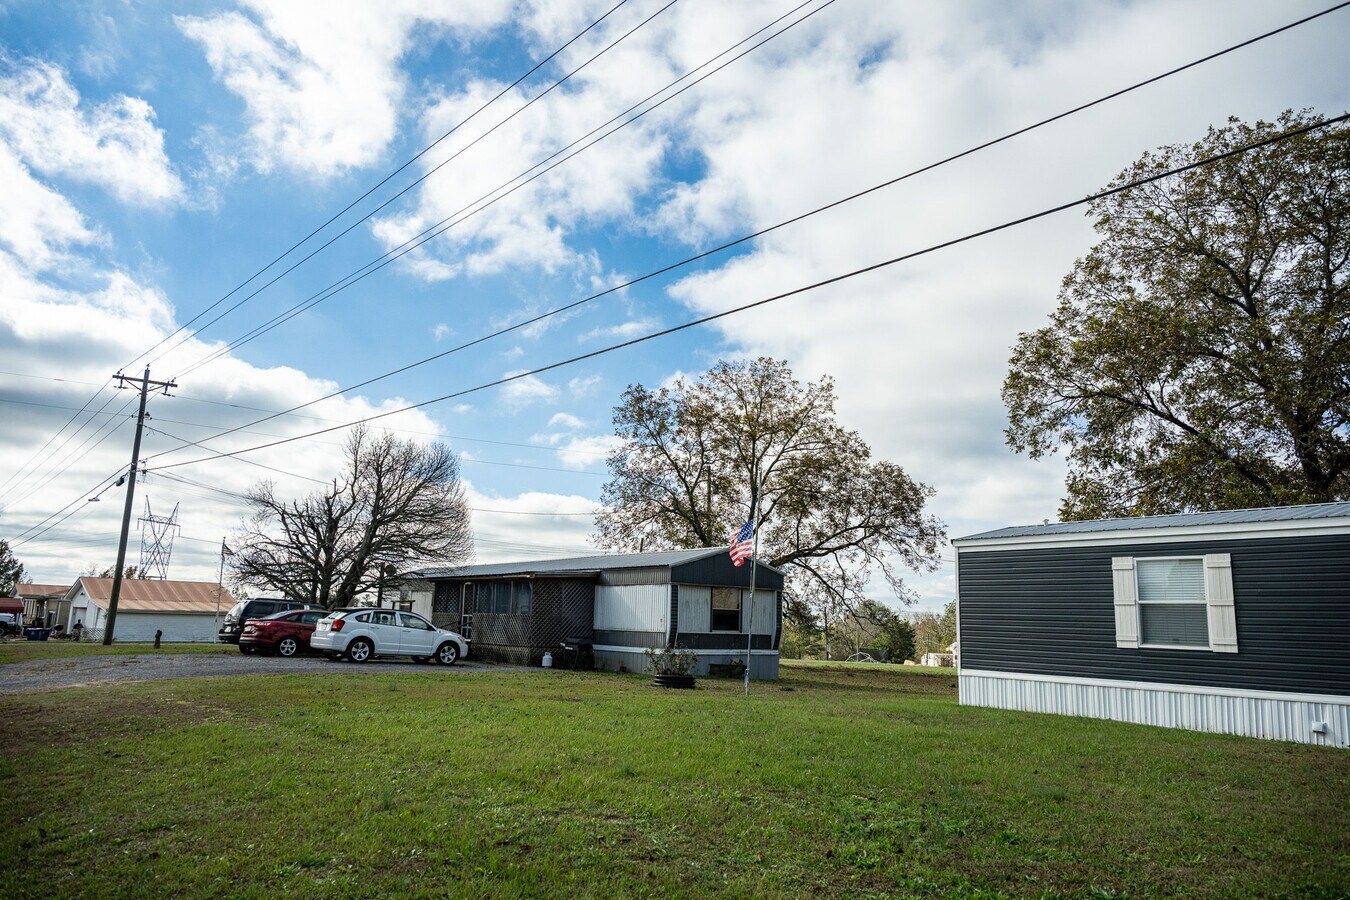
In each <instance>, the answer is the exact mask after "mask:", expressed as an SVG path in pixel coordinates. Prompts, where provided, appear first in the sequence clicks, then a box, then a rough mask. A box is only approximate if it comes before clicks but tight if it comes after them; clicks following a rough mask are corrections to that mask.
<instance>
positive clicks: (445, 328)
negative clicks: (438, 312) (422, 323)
mask: <svg viewBox="0 0 1350 900" xmlns="http://www.w3.org/2000/svg"><path fill="white" fill-rule="evenodd" d="M453 333H454V329H453V328H451V327H450V326H449V325H447V324H445V323H444V322H438V323H436V325H435V326H434V327H433V328H432V329H431V336H432V337H434V338H435V339H436V340H437V341H438V342H439V341H443V340H445V338H446V337H447V336H448V335H450V334H453Z"/></svg>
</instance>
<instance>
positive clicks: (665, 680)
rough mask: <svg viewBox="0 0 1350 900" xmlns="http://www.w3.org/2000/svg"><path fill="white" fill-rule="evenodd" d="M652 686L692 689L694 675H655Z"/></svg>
mask: <svg viewBox="0 0 1350 900" xmlns="http://www.w3.org/2000/svg"><path fill="white" fill-rule="evenodd" d="M652 684H654V685H656V686H657V687H664V688H692V687H693V686H694V676H693V675H653V676H652Z"/></svg>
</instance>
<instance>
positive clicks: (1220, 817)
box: [0, 665, 1350, 897]
mask: <svg viewBox="0 0 1350 900" xmlns="http://www.w3.org/2000/svg"><path fill="white" fill-rule="evenodd" d="M0 721H3V722H4V726H3V728H0V790H3V792H4V794H5V796H6V804H7V807H8V808H7V810H6V815H5V816H4V817H3V819H0V847H3V848H4V857H5V865H4V866H3V867H0V896H5V897H19V896H26V897H34V896H43V895H48V896H50V895H58V896H69V895H83V896H110V895H127V896H156V897H158V896H179V895H229V896H240V897H264V896H266V897H271V896H277V895H283V896H284V895H302V896H325V897H326V896H334V895H337V896H380V895H400V894H422V895H438V896H441V895H445V894H453V895H467V896H475V897H481V896H538V895H544V894H550V895H555V896H569V897H570V896H593V897H614V896H689V897H698V896H706V895H709V894H716V895H733V896H741V897H751V896H753V897H761V896H769V897H772V896H815V895H825V896H850V897H851V896H862V895H869V894H875V895H881V894H887V893H892V894H903V895H918V896H953V895H955V896H980V897H991V896H999V895H1008V896H1031V897H1036V896H1048V897H1054V896H1082V897H1105V896H1125V895H1128V896H1131V897H1147V896H1163V895H1171V896H1175V895H1187V896H1252V897H1272V896H1306V897H1344V896H1345V895H1346V892H1347V890H1350V813H1348V812H1347V804H1346V802H1345V801H1346V798H1347V797H1350V783H1348V782H1350V754H1347V753H1346V752H1344V751H1337V750H1330V749H1326V748H1316V747H1308V746H1300V745H1294V744H1285V743H1274V742H1265V741H1256V740H1249V739H1241V738H1227V737H1221V736H1215V735H1202V734H1194V733H1189V732H1184V731H1174V730H1164V729H1157V728H1146V727H1140V726H1132V725H1124V724H1120V723H1113V722H1102V721H1094V720H1086V719H1072V718H1066V717H1056V716H1038V715H1027V714H1018V713H1010V712H1003V711H998V710H986V709H972V708H962V707H959V706H957V704H956V685H955V679H954V678H953V677H952V676H951V675H944V674H941V673H934V672H924V671H916V670H913V669H908V668H904V669H902V668H899V667H889V668H888V667H874V668H867V669H859V668H856V667H852V666H819V665H816V666H792V667H786V666H785V667H784V672H783V679H782V680H781V681H779V682H777V683H763V684H761V683H756V684H755V685H754V686H753V689H752V696H751V697H750V698H749V699H747V698H746V697H744V696H743V695H742V693H741V684H740V682H739V681H730V680H717V681H712V680H701V681H700V682H699V689H698V690H697V691H692V692H689V691H669V692H668V691H662V690H661V689H659V688H654V687H651V686H649V684H648V683H647V679H644V678H642V677H639V676H619V675H605V674H576V673H565V672H551V673H540V672H489V673H474V674H463V675H459V674H452V673H449V672H446V671H444V670H441V669H439V668H420V667H419V668H416V669H413V668H411V667H410V668H408V669H406V670H403V671H402V672H400V673H398V674H393V673H390V674H385V673H376V672H373V671H371V670H369V669H367V670H364V671H359V672H353V671H351V667H335V669H334V672H333V674H331V675H322V676H299V675H295V676H259V677H252V678H228V679H197V680H191V679H188V680H182V681H177V682H153V683H145V684H138V685H123V686H110V687H101V688H98V689H96V690H91V689H89V688H84V689H79V690H57V691H48V692H42V693H39V694H32V695H24V696H19V697H8V698H0Z"/></svg>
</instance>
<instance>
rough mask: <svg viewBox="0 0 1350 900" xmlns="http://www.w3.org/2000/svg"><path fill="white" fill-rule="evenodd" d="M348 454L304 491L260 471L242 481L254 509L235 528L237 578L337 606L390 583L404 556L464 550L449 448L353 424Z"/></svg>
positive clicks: (464, 518)
mask: <svg viewBox="0 0 1350 900" xmlns="http://www.w3.org/2000/svg"><path fill="white" fill-rule="evenodd" d="M346 456H347V464H346V467H345V469H344V471H343V473H342V475H341V476H339V477H338V478H335V479H334V480H333V482H332V485H331V486H330V487H327V488H325V489H323V490H320V491H315V492H314V493H312V494H310V495H309V496H307V497H304V498H303V499H300V500H286V499H283V498H280V497H278V496H277V494H276V488H275V487H274V485H273V484H272V483H271V482H266V481H265V482H261V483H259V484H257V485H255V486H254V487H253V488H251V489H250V490H249V491H248V493H247V499H248V502H249V505H250V506H251V507H252V510H253V514H252V516H251V517H250V518H249V519H248V520H247V521H246V522H245V523H244V525H243V526H242V528H241V529H240V531H238V532H237V533H236V534H235V535H234V536H233V537H232V544H233V547H234V551H235V553H234V555H233V556H232V557H230V571H231V575H232V579H233V581H234V582H235V583H237V584H242V585H251V586H253V587H257V588H261V589H264V590H271V591H277V592H280V593H281V594H283V595H284V596H286V597H289V598H291V599H293V600H301V601H304V602H307V603H317V604H319V605H322V606H325V607H327V608H329V609H336V608H338V607H343V606H351V605H352V604H353V603H355V601H356V599H357V598H358V597H360V596H361V595H362V594H365V593H367V592H369V591H372V590H377V589H379V588H381V587H383V586H387V584H388V583H389V581H390V580H391V579H392V578H396V577H397V573H398V572H400V571H403V570H404V569H405V568H406V567H407V565H408V563H410V562H414V561H416V562H421V561H430V560H435V561H437V562H457V561H461V560H466V559H468V558H469V557H470V556H471V554H472V552H473V534H472V531H471V529H470V523H469V509H468V504H467V502H466V501H465V498H464V490H463V487H462V486H461V484H460V481H459V461H458V459H456V458H455V455H454V454H453V453H451V452H450V450H449V448H447V447H446V446H445V445H444V444H439V443H437V444H428V445H423V444H418V443H416V442H413V441H403V440H399V439H398V438H396V437H394V436H393V435H390V434H387V433H386V434H384V435H382V436H380V437H373V436H372V435H371V434H370V433H369V432H368V431H367V430H366V429H365V428H357V429H355V430H353V431H352V433H351V435H350V437H349V438H348V440H347V447H346Z"/></svg>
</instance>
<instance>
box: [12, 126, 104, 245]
mask: <svg viewBox="0 0 1350 900" xmlns="http://www.w3.org/2000/svg"><path fill="white" fill-rule="evenodd" d="M0 184H4V185H5V192H4V193H5V195H4V199H3V200H0V243H3V244H4V245H6V246H7V247H8V248H9V251H10V252H11V253H13V254H14V256H15V257H16V258H17V259H18V260H19V261H20V262H21V263H23V264H24V265H25V266H26V267H28V268H30V269H33V270H35V271H36V270H41V269H46V268H48V267H49V266H51V265H52V264H53V263H54V262H56V260H57V259H58V257H59V256H60V255H61V254H62V252H63V251H64V249H65V248H67V247H69V246H70V245H72V244H87V243H89V242H90V241H92V240H93V239H94V232H93V230H91V229H90V228H89V226H88V225H87V224H86V223H85V220H84V216H82V215H81V214H80V211H79V210H77V209H76V208H75V207H74V205H73V204H72V203H71V202H70V201H69V200H67V199H66V198H65V197H63V196H62V195H61V194H58V193H57V192H56V191H54V190H52V189H51V188H49V187H47V186H46V185H44V184H42V183H41V182H39V181H38V180H37V179H35V178H34V177H33V176H32V173H30V172H29V171H28V169H27V167H25V166H24V164H23V163H21V162H20V161H19V160H18V158H17V157H15V156H14V154H13V152H11V150H10V149H9V147H8V146H6V145H5V144H3V143H0Z"/></svg>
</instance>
